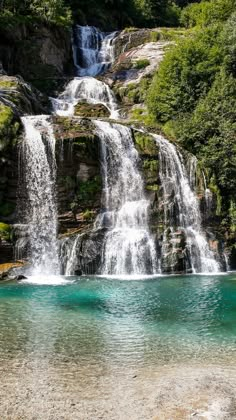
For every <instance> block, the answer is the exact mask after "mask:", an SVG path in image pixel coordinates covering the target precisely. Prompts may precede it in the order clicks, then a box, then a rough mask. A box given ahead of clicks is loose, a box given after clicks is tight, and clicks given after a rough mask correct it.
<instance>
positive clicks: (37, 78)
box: [0, 23, 73, 93]
mask: <svg viewBox="0 0 236 420" xmlns="http://www.w3.org/2000/svg"><path fill="white" fill-rule="evenodd" d="M0 39H1V41H0V61H1V62H2V65H3V68H4V70H5V71H6V72H7V73H8V74H9V75H15V74H20V75H22V76H23V77H24V79H25V80H26V81H28V82H30V83H32V84H33V85H34V86H35V87H37V88H38V89H40V90H41V91H42V92H46V93H51V92H52V91H53V90H54V89H56V88H57V87H58V86H59V85H60V84H61V82H62V80H61V79H64V76H65V73H68V72H71V73H72V72H73V70H72V69H73V64H72V63H73V60H72V51H71V33H70V30H67V29H64V28H60V27H57V26H53V25H50V26H46V25H42V24H36V23H34V24H27V25H26V24H22V25H16V26H15V27H14V28H13V27H11V26H6V27H5V28H4V29H3V28H0Z"/></svg>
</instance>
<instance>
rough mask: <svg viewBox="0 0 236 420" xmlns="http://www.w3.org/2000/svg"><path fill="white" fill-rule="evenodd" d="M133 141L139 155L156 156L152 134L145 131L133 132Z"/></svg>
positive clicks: (155, 145) (156, 150) (156, 148)
mask: <svg viewBox="0 0 236 420" xmlns="http://www.w3.org/2000/svg"><path fill="white" fill-rule="evenodd" d="M134 137H135V143H136V146H137V149H138V151H139V153H140V154H141V155H149V156H157V155H158V147H157V144H156V142H155V140H154V138H153V137H152V136H150V135H149V134H145V133H139V132H135V133H134Z"/></svg>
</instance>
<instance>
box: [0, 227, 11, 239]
mask: <svg viewBox="0 0 236 420" xmlns="http://www.w3.org/2000/svg"><path fill="white" fill-rule="evenodd" d="M11 233H12V228H11V226H10V225H7V224H6V223H2V222H0V239H3V240H5V241H10V240H11Z"/></svg>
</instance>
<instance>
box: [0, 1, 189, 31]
mask: <svg viewBox="0 0 236 420" xmlns="http://www.w3.org/2000/svg"><path fill="white" fill-rule="evenodd" d="M191 2H193V0H192V1H189V0H116V1H114V0H105V1H104V0H90V1H89V2H88V1H87V0H69V1H66V0H33V1H31V0H25V1H24V2H22V1H21V0H14V1H13V0H1V1H0V5H1V10H2V12H0V23H1V21H2V22H4V21H6V20H7V21H14V20H17V21H27V20H30V21H32V20H36V21H38V20H41V21H46V22H50V23H56V24H58V25H63V26H70V25H71V23H72V21H73V22H76V23H80V24H82V25H86V24H93V25H97V26H100V27H103V28H106V29H109V27H111V28H112V29H114V28H117V29H118V28H122V27H124V26H127V25H135V26H139V27H142V26H149V27H153V26H155V25H162V26H166V25H167V26H176V25H178V23H179V18H180V14H181V8H182V7H184V6H186V5H187V4H188V3H191ZM88 3H89V7H88Z"/></svg>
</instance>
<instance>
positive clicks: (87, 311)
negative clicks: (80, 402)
mask: <svg viewBox="0 0 236 420" xmlns="http://www.w3.org/2000/svg"><path fill="white" fill-rule="evenodd" d="M235 361H236V275H235V274H231V275H219V276H214V275H211V276H194V275H192V276H170V277H158V278H146V279H145V280H141V279H139V280H132V281H131V280H127V279H126V280H122V279H119V280H118V279H107V278H101V277H99V278H98V277H80V278H76V277H70V278H68V279H67V282H62V284H58V285H56V282H55V279H54V281H53V284H52V285H50V284H48V285H47V284H42V285H40V284H30V283H3V284H1V286H0V362H1V363H0V366H1V370H2V375H1V377H2V378H3V377H4V381H3V382H4V386H5V388H4V389H5V390H7V392H8V394H7V395H8V398H10V397H9V392H10V394H11V393H12V398H13V397H14V401H15V398H16V395H15V394H17V393H20V392H22V388H24V389H25V386H26V384H27V387H28V388H27V389H28V392H29V393H30V395H31V399H29V401H31V403H32V404H33V405H34V403H35V398H36V395H38V396H39V395H40V400H41V398H43V399H44V398H46V396H47V398H49V395H54V394H53V393H54V392H58V395H60V397H58V398H59V400H60V401H61V399H63V398H62V395H65V393H66V392H69V394H68V395H70V397H68V395H67V394H66V395H67V398H71V395H72V394H73V392H72V391H73V390H75V389H76V393H75V395H77V396H80V398H81V396H83V398H88V399H90V400H91V399H93V398H94V399H96V398H100V399H101V397H102V398H103V399H106V397H105V396H107V395H108V394H107V393H108V389H109V390H110V391H109V392H111V389H113V387H114V386H115V384H116V382H117V381H118V383H119V386H120V387H121V388H120V389H122V395H123V393H124V392H126V391H124V389H123V386H124V387H125V389H129V391H130V380H134V379H133V378H141V377H142V383H143V381H146V379H147V380H148V378H149V377H150V378H151V377H152V376H153V375H154V374H159V375H160V372H162V370H163V367H164V366H165V367H166V368H168V369H169V368H173V366H174V367H175V369H177V368H178V366H179V367H181V369H183V366H184V367H185V368H186V369H188V368H189V366H195V367H196V366H199V368H202V367H203V366H204V367H206V366H211V367H212V366H217V367H219V366H220V367H222V368H225V367H227V366H228V367H229V366H234V364H235ZM16 378H17V386H18V388H17V387H16ZM144 378H145V379H144ZM152 381H153V378H152ZM13 382H14V386H13V385H12V384H13ZM136 383H138V382H136ZM1 386H3V385H2V384H1ZM140 386H141V382H140V384H139V387H140ZM145 386H146V388H145V389H147V384H146V385H145ZM148 386H150V390H153V387H152V384H151V382H150V383H149V385H148ZM14 387H15V388H14ZM16 388H17V389H18V390H17V389H16ZM9 389H10V391H9ZM132 389H133V388H132ZM13 391H14V392H13ZM0 392H1V393H4V392H3V390H2V389H1V388H0ZM116 392H117V395H119V392H118V391H117V390H116ZM136 392H137V389H136V390H135V393H136ZM80 393H81V394H80ZM13 394H14V395H13ZM85 394H86V395H85ZM17 395H18V394H17ZM42 395H43V397H42ZM109 395H110V394H109ZM112 395H113V394H112ZM114 395H115V394H114ZM114 395H113V396H112V398H114ZM38 396H37V398H36V400H37V401H38ZM50 398H51V397H50ZM55 398H56V397H55V396H54V397H53V399H55ZM78 398H79V397H78ZM109 398H111V396H110V397H109ZM116 398H117V397H116ZM122 398H123V397H122ZM130 398H131V397H130ZM50 401H51V400H50ZM109 401H110V399H109ZM130 401H132V398H131V399H130ZM129 403H130V402H129ZM58 404H59V403H58ZM99 404H100V403H99ZM99 404H98V406H99ZM30 407H31V406H30ZM86 410H87V408H86ZM27 413H28V412H23V415H24V416H25V418H30V417H27V415H28V414H27ZM86 413H87V411H86ZM44 414H45V413H44ZM17 415H18V416H19V412H18V411H17ZM99 415H100V414H99ZM143 415H144V416H146V414H143ZM28 416H29V415H28ZM90 416H92V417H93V418H99V417H96V415H95V414H94V412H93V411H92V412H91V413H90V414H88V417H86V414H85V413H84V414H83V415H82V417H78V418H91V417H90ZM109 416H110V415H109ZM109 416H108V417H107V418H112V417H109ZM6 418H8V417H6ZM11 418H17V416H16V417H14V415H13V414H12V413H11ZM38 418H41V417H40V416H39V417H38ZM42 418H43V414H42ZM45 418H50V417H47V416H45ZM52 418H54V417H52ZM55 418H56V417H55ZM62 418H63V417H62ZM68 418H77V417H73V415H71V417H70V416H69V417H68ZM104 418H106V416H105V415H104ZM114 418H118V417H116V416H115V417H114ZM123 418H126V417H125V416H123ZM131 418H132V417H131ZM133 418H135V419H136V418H139V417H138V414H137V416H135V415H134V416H133ZM144 418H146V417H144ZM150 418H151V417H150ZM174 418H175V417H174ZM176 418H177V417H176ZM219 418H221V417H219ZM222 418H223V417H222Z"/></svg>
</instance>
